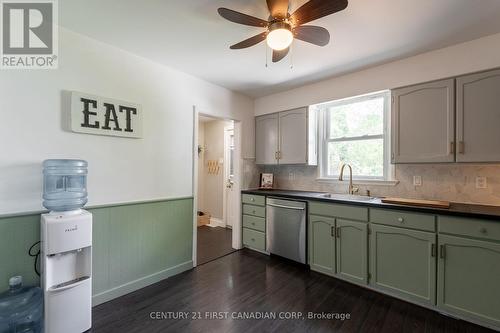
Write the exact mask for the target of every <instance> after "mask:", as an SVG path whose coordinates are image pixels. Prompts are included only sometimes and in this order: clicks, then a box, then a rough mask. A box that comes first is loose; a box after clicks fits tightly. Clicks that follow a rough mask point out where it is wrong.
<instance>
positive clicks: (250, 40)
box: [229, 31, 267, 50]
mask: <svg viewBox="0 0 500 333" xmlns="http://www.w3.org/2000/svg"><path fill="white" fill-rule="evenodd" d="M266 36H267V31H266V32H263V33H261V34H258V35H257V36H253V37H250V38H248V39H245V40H244V41H241V42H239V43H237V44H234V45H231V46H230V47H229V48H230V49H231V50H237V49H244V48H247V47H250V46H254V45H255V44H259V43H260V42H262V41H263V40H264V39H266Z"/></svg>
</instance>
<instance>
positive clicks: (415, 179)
mask: <svg viewBox="0 0 500 333" xmlns="http://www.w3.org/2000/svg"><path fill="white" fill-rule="evenodd" d="M413 186H422V176H413Z"/></svg>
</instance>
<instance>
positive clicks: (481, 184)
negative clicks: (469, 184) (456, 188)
mask: <svg viewBox="0 0 500 333" xmlns="http://www.w3.org/2000/svg"><path fill="white" fill-rule="evenodd" d="M487 187H488V180H487V179H486V177H482V176H478V177H476V188H487Z"/></svg>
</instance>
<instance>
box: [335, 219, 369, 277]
mask: <svg viewBox="0 0 500 333" xmlns="http://www.w3.org/2000/svg"><path fill="white" fill-rule="evenodd" d="M336 227H337V228H336V236H337V240H336V250H337V251H336V253H337V258H336V259H337V260H336V271H337V276H338V277H340V278H343V279H346V280H350V281H352V282H355V283H362V284H366V283H367V277H368V272H367V271H368V260H367V256H368V249H367V246H368V232H367V231H368V226H367V224H366V223H363V222H354V221H349V220H342V219H337V220H336Z"/></svg>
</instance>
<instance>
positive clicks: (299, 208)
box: [267, 203, 305, 210]
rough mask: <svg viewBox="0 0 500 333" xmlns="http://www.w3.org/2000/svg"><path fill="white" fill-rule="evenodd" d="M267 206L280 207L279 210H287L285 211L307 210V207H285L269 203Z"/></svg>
mask: <svg viewBox="0 0 500 333" xmlns="http://www.w3.org/2000/svg"><path fill="white" fill-rule="evenodd" d="M267 205H268V206H271V207H278V208H285V209H294V210H305V207H293V206H284V205H277V204H271V203H268V204H267Z"/></svg>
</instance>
